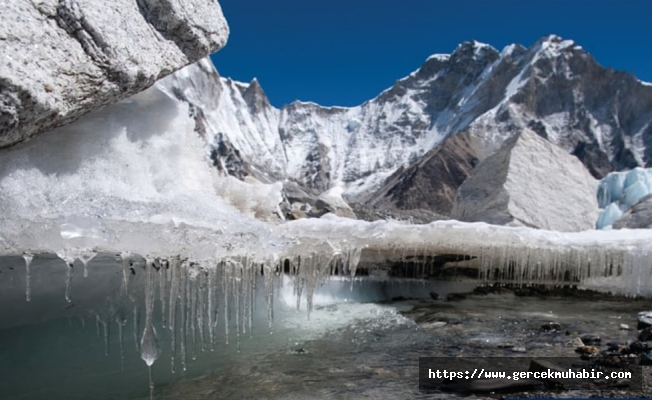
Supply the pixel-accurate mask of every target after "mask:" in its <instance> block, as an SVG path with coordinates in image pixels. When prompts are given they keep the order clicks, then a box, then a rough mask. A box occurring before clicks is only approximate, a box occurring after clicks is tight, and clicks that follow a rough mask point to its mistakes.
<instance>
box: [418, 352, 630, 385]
mask: <svg viewBox="0 0 652 400" xmlns="http://www.w3.org/2000/svg"><path fill="white" fill-rule="evenodd" d="M634 361H637V360H629V359H627V358H626V357H624V358H622V359H619V360H617V362H612V363H611V365H609V366H605V365H600V364H598V363H595V362H594V361H592V360H580V359H579V358H538V359H534V358H529V357H421V358H419V389H420V390H425V391H431V390H435V391H463V392H482V391H485V392H487V391H494V390H495V391H500V390H515V391H517V390H518V389H520V388H526V387H527V390H530V389H532V390H536V389H538V388H541V389H545V388H548V389H549V388H555V389H558V388H561V389H566V390H575V389H581V390H588V391H590V390H598V391H601V390H611V389H612V388H615V387H618V388H621V389H623V388H626V389H630V390H639V389H640V388H641V387H642V380H641V372H642V370H641V366H640V365H638V363H637V362H634Z"/></svg>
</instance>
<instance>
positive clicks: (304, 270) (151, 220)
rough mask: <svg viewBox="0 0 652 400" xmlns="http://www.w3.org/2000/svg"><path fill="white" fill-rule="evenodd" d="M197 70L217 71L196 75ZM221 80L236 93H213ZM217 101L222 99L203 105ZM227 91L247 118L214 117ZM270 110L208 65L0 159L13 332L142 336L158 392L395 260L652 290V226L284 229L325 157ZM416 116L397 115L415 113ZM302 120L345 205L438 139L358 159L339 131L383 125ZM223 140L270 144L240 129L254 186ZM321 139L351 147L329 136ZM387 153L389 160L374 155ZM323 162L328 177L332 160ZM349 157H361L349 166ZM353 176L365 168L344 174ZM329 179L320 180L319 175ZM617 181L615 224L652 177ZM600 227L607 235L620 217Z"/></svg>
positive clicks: (341, 117) (335, 224)
mask: <svg viewBox="0 0 652 400" xmlns="http://www.w3.org/2000/svg"><path fill="white" fill-rule="evenodd" d="M474 46H475V47H477V48H474V50H473V52H472V53H473V54H474V57H476V58H477V60H483V59H484V56H483V54H485V53H486V52H489V50H490V49H489V48H487V47H484V46H480V45H479V44H474ZM487 54H489V53H487ZM444 61H445V60H444V59H443V58H441V57H434V58H432V59H431V60H430V62H444ZM198 68H199V69H203V70H204V73H202V74H195V73H194V72H193V71H195V72H196V69H198ZM214 79H219V81H220V82H222V83H225V84H227V86H225V87H222V86H216V85H214V84H213V83H214V82H212V81H211V80H214ZM180 82H181V83H180ZM398 86H399V88H400V85H398ZM183 88H185V89H183ZM207 91H208V92H210V93H213V94H214V95H215V96H206V97H205V96H198V95H197V93H199V92H202V93H206V92H207ZM386 95H389V93H387V94H386ZM193 96H194V97H193ZM223 96H229V98H231V99H232V100H233V101H232V104H239V105H238V106H237V107H234V108H233V109H230V110H229V109H225V108H223V107H218V108H215V107H212V105H214V104H213V103H211V102H215V101H217V100H218V99H222V97H223ZM469 96H471V93H470V92H469ZM265 101H266V99H265V98H264V96H261V89H260V87H259V85H258V84H257V82H252V83H251V84H248V85H244V84H239V83H237V82H234V81H230V80H228V79H224V78H220V77H219V76H216V73H215V71H214V69H213V66H212V65H211V64H210V62H209V61H207V60H204V61H202V62H200V63H199V64H197V65H195V66H192V67H191V68H189V69H186V70H183V71H181V72H180V73H177V74H175V75H173V76H171V77H169V78H166V79H164V80H163V81H160V82H158V83H157V84H156V85H154V86H153V87H152V88H150V89H148V90H146V91H144V92H142V93H140V94H138V95H136V96H133V97H131V98H129V99H127V100H125V101H123V102H120V103H117V104H115V105H112V106H108V107H106V108H105V109H103V110H101V111H96V112H94V113H92V114H89V115H87V116H85V117H84V118H82V119H80V120H79V121H77V122H75V123H73V124H70V125H67V126H65V127H62V128H59V129H56V130H53V131H51V132H47V133H45V134H43V135H40V136H38V137H36V138H34V139H32V140H30V141H28V142H24V143H21V144H19V145H17V146H14V147H12V148H9V149H5V150H3V151H2V152H0V211H1V213H0V255H1V257H0V272H1V274H0V298H1V299H2V302H3V304H11V305H12V307H0V326H1V327H2V328H3V329H9V328H16V327H20V326H26V325H30V324H38V323H43V322H44V321H48V320H52V319H55V318H59V317H69V318H82V320H84V321H85V319H84V318H88V317H89V316H91V318H92V320H94V321H95V324H96V329H97V332H98V336H99V337H100V339H101V340H103V341H104V342H105V343H106V344H105V347H106V352H108V351H109V345H108V343H109V336H110V334H109V332H110V331H111V326H113V329H114V330H115V329H117V330H118V336H119V339H120V352H121V353H123V352H124V345H123V341H124V338H123V336H124V335H125V332H126V329H125V327H126V326H130V327H131V330H132V334H133V342H134V347H136V349H137V352H138V354H139V357H140V359H142V362H144V363H145V365H146V366H147V367H148V369H149V370H150V391H151V393H153V382H154V379H152V375H151V369H152V368H153V367H157V368H158V367H159V365H160V363H161V361H162V360H163V359H164V357H162V356H163V355H165V356H166V357H168V356H169V360H170V365H169V366H166V368H169V369H170V371H176V370H178V369H181V370H184V369H187V368H190V367H189V365H190V364H192V362H193V361H195V359H196V358H197V357H198V356H197V355H198V354H200V353H201V352H202V351H206V350H209V351H210V350H212V349H213V348H216V347H217V345H218V340H220V341H222V340H223V341H224V342H230V343H232V344H235V347H236V348H239V347H240V345H241V342H242V341H244V338H245V337H246V335H248V334H251V331H252V329H253V325H254V321H256V320H258V322H260V320H262V322H263V324H264V325H267V326H266V327H265V329H267V330H269V331H270V332H274V330H275V325H274V320H275V315H274V314H275V310H277V305H278V304H277V303H278V302H279V295H280V296H281V298H282V301H283V302H284V303H287V304H292V305H293V306H296V308H303V309H305V315H306V317H307V318H310V317H311V315H313V314H314V309H315V301H316V300H320V297H319V291H320V288H321V287H322V286H323V285H324V284H325V283H327V282H331V281H335V280H341V279H345V280H346V279H350V281H351V287H354V285H355V284H356V277H359V275H360V273H361V272H362V271H363V270H364V271H365V273H370V274H375V276H378V277H381V278H382V277H383V276H384V274H385V273H386V272H387V268H388V266H390V265H397V266H399V267H401V266H402V267H404V269H405V270H408V269H410V270H411V271H415V276H414V277H415V278H419V277H422V276H432V275H433V274H434V272H436V271H437V270H438V269H442V268H449V267H450V265H447V264H446V263H444V264H443V265H440V264H441V263H438V262H437V257H440V256H445V257H449V258H457V259H459V260H463V261H465V262H466V265H469V266H471V267H473V268H475V269H476V270H477V272H478V273H477V280H476V281H475V282H476V283H487V284H514V285H541V284H543V285H553V286H556V285H572V286H579V287H586V288H595V289H600V290H603V291H610V292H615V293H621V294H625V295H628V296H650V295H652V290H651V289H650V287H651V285H650V281H651V279H652V277H651V271H652V257H651V251H652V240H651V239H652V230H646V229H642V230H627V229H624V230H619V231H608V230H586V231H582V232H556V231H550V230H541V229H532V228H528V227H505V226H495V225H489V224H486V223H464V222H459V221H454V220H446V221H436V222H433V223H430V224H427V225H412V224H409V223H405V222H401V221H392V220H386V221H376V222H366V221H360V220H353V219H350V218H342V217H339V216H336V215H333V214H330V213H328V214H325V215H324V216H322V217H321V218H318V219H317V218H315V219H301V220H296V221H283V219H282V214H281V212H280V211H279V203H280V202H281V201H282V193H281V190H282V187H283V182H281V181H282V179H283V177H284V176H285V175H284V174H286V173H287V169H288V168H289V169H292V168H294V167H292V164H291V163H292V162H295V161H296V160H298V159H303V158H302V157H307V154H305V153H304V151H306V149H310V148H311V147H310V146H297V147H296V148H292V147H291V146H290V147H283V146H282V144H281V143H280V139H279V140H277V139H276V138H275V137H274V135H272V134H271V133H270V134H267V133H265V131H264V129H265V126H268V125H264V126H258V125H256V124H258V123H259V122H260V121H256V120H247V119H246V118H247V117H246V115H245V114H242V113H239V111H238V110H240V109H241V108H242V107H247V108H252V109H257V110H261V109H265V110H266V111H263V112H262V115H264V118H266V119H267V120H268V122H270V123H271V122H274V121H281V120H283V118H287V114H286V113H284V112H276V111H274V109H272V108H268V107H267V106H266V103H265ZM467 101H471V100H468V99H467ZM465 104H470V103H465ZM412 106H414V104H412V103H410V102H408V103H401V104H400V106H397V107H398V108H401V109H402V110H404V111H405V112H406V113H408V114H409V113H410V112H412V113H413V114H414V115H417V114H418V113H417V111H414V110H413V109H412V108H411V107H412ZM261 107H262V108H261ZM289 107H290V108H289V109H291V108H292V107H295V108H297V110H296V111H295V113H296V114H294V115H293V118H298V117H297V116H303V118H304V119H299V120H300V122H301V123H300V124H299V123H297V125H295V126H294V128H292V129H288V130H287V131H285V132H284V135H286V139H287V140H289V141H290V142H293V143H298V142H301V141H305V140H308V141H311V143H312V141H313V140H315V138H317V139H318V142H319V143H321V144H323V145H324V146H326V147H327V148H328V149H330V150H329V152H327V153H326V154H328V162H329V163H331V170H330V171H332V172H333V176H334V177H335V179H334V181H335V182H338V183H342V185H341V186H332V185H331V183H332V182H331V183H329V184H328V185H327V186H332V187H329V189H330V191H326V193H327V195H329V196H330V197H334V198H336V199H337V200H340V199H341V198H342V196H343V195H344V194H345V192H344V190H345V188H348V189H346V190H350V192H349V194H351V193H353V192H351V191H360V192H361V193H362V192H364V191H368V190H369V189H370V188H371V187H372V186H374V185H377V184H378V182H379V181H380V180H382V177H383V176H384V175H383V174H389V173H390V172H392V171H393V168H394V166H395V165H397V164H396V163H395V161H397V160H398V161H400V162H408V161H409V159H410V157H412V155H411V154H409V152H401V151H399V150H397V149H400V146H399V145H402V144H404V141H406V140H407V141H408V142H409V143H410V146H413V148H414V149H418V148H420V147H421V146H424V143H430V141H434V142H436V141H437V140H440V139H441V137H440V136H441V135H439V134H438V135H434V136H429V137H426V136H425V135H423V136H420V135H416V137H418V140H415V142H410V141H409V140H408V139H406V138H405V137H401V138H398V139H394V140H395V141H397V142H392V140H390V141H388V142H385V143H382V144H381V147H382V149H380V150H379V149H376V148H375V147H374V146H377V145H378V144H377V143H376V141H375V140H374V138H373V137H366V139H365V140H364V145H361V146H360V149H361V150H360V152H361V153H360V154H358V153H347V152H346V151H344V150H343V149H344V148H343V147H342V146H343V143H344V142H346V141H349V140H354V139H355V140H357V139H361V138H365V136H364V135H363V134H362V133H360V134H359V135H357V136H356V135H353V136H352V137H349V136H346V135H344V134H342V135H340V133H339V132H340V131H339V129H340V128H342V129H345V130H346V131H347V132H351V133H353V132H360V131H359V130H360V129H361V127H362V126H365V124H369V123H370V121H371V119H370V118H371V117H369V116H366V115H364V113H362V112H359V109H357V111H355V112H354V111H352V110H353V109H342V108H330V109H326V110H325V109H323V108H319V107H317V106H316V105H311V104H307V103H296V104H294V105H290V106H289ZM364 107H367V108H374V107H380V108H383V107H386V108H385V109H384V111H386V112H387V115H390V116H392V118H393V117H394V116H397V115H403V114H395V113H394V111H395V110H393V109H392V108H391V107H390V105H388V104H387V103H383V105H382V106H381V103H380V102H376V103H368V104H366V105H365V106H364ZM364 107H363V108H364ZM392 107H393V106H392ZM211 109H212V110H214V112H213V113H208V111H206V110H211ZM411 110H412V111H411ZM415 110H416V109H415ZM376 111H378V110H376ZM311 113H318V114H319V113H327V114H329V115H331V116H335V117H333V118H334V119H328V120H322V121H316V122H315V121H310V120H309V119H308V116H309V115H310V114H311ZM234 115H235V116H236V117H235V119H234ZM258 115H261V114H260V113H258ZM397 118H399V117H398V116H397ZM399 119H400V118H399ZM299 120H294V121H299ZM458 122H459V121H458ZM274 123H275V122H274ZM424 123H425V122H424ZM202 124H204V125H202ZM330 124H332V125H330ZM335 125H337V129H335V128H334V126H335ZM426 125H427V124H426ZM435 125H436V124H435ZM289 126H291V124H290V125H289ZM331 128H332V129H331ZM448 128H451V129H452V126H449V127H448ZM448 128H447V129H448ZM226 129H239V130H245V129H249V130H250V132H249V133H250V134H255V133H256V132H258V133H260V132H263V134H262V135H261V136H260V138H259V139H260V140H253V141H249V140H247V139H248V138H250V136H248V135H244V134H243V135H241V136H237V135H236V136H234V135H233V132H231V133H230V134H231V136H230V137H231V138H232V140H233V141H237V140H241V142H238V143H237V144H238V146H240V147H241V148H246V146H249V149H250V151H251V153H252V154H256V155H258V156H260V160H261V164H259V166H258V167H256V168H258V169H257V170H252V173H251V174H250V176H249V177H248V178H247V179H244V180H239V179H236V178H234V177H233V176H228V175H227V174H226V172H228V171H227V169H228V168H227V166H226V165H224V164H222V165H220V162H221V161H223V160H221V159H220V158H219V157H215V154H214V151H215V148H216V146H218V145H219V143H217V142H216V136H214V135H212V134H210V132H220V131H225V130H226ZM322 129H323V130H325V131H327V132H336V133H337V134H333V135H330V136H329V135H326V136H321V135H317V132H318V131H320V130H322ZM424 129H425V128H424ZM305 132H307V133H305ZM447 132H449V131H447ZM304 133H305V134H304ZM365 135H366V134H365ZM356 138H357V139H356ZM271 139H273V140H271ZM354 147H355V146H354ZM389 148H391V149H392V150H391V151H389V152H387V151H386V150H387V149H389ZM411 148H412V147H411ZM374 149H375V150H374ZM340 151H341V152H342V153H339V152H340ZM323 154H324V153H321V155H323ZM361 154H367V155H368V156H367V157H362V156H361ZM378 154H382V155H383V157H385V156H386V157H387V158H383V159H381V158H374V157H375V155H378ZM317 156H320V155H319V154H317V155H316V156H315V158H314V160H313V162H314V166H318V165H320V163H321V161H322V160H320V159H319V157H317ZM342 157H344V159H349V160H352V161H350V164H347V165H348V166H347V167H346V168H344V166H343V165H344V164H342V159H343V158H342ZM349 167H351V168H353V169H348V168H349ZM252 168H253V167H252ZM356 168H357V169H358V170H356ZM350 171H357V172H356V173H355V174H352V175H351V176H350V178H351V179H349V178H346V179H345V178H344V177H345V176H348V175H347V173H349V172H350ZM369 171H377V172H378V171H379V174H378V175H377V176H376V177H374V179H372V180H368V181H364V182H363V181H361V180H357V178H355V177H357V176H358V175H357V173H358V172H361V173H367V172H369ZM321 173H324V171H320V170H318V169H314V170H311V171H310V176H308V177H306V178H309V179H313V180H314V179H317V178H318V177H319V175H320V174H321ZM630 174H631V176H630ZM621 175H622V176H621ZM621 175H614V176H617V177H615V178H608V179H607V180H605V181H604V182H603V183H604V185H605V186H604V188H603V189H601V191H599V193H601V194H600V197H599V199H600V200H599V202H600V205H601V207H603V208H605V209H607V208H610V209H611V211H610V212H611V213H614V214H617V211H616V210H615V209H614V207H617V208H618V210H621V208H620V207H621V203H622V204H623V205H628V204H630V203H632V202H634V201H635V199H636V198H640V197H639V196H640V195H641V193H642V192H643V191H644V190H649V187H650V186H649V182H650V180H649V176H648V173H647V171H643V172H641V171H640V170H636V171H634V172H629V173H627V174H621ZM601 185H602V183H601ZM325 187H326V186H324V188H325ZM600 187H602V186H600ZM646 188H647V189H646ZM614 203H616V204H615V205H614ZM600 218H603V219H604V220H605V221H603V222H604V223H607V222H609V218H613V216H612V215H611V214H609V215H607V216H601V217H600ZM605 226H606V225H605ZM369 271H372V272H369ZM288 291H290V292H291V293H290V294H288ZM352 297H353V296H352ZM275 304H276V305H275ZM261 314H262V315H261ZM84 323H85V322H84ZM218 328H219V329H220V331H219V332H218ZM164 339H165V340H164Z"/></svg>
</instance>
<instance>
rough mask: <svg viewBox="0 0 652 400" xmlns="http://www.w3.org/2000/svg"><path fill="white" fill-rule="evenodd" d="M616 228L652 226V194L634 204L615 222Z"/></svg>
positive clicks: (647, 227) (645, 227)
mask: <svg viewBox="0 0 652 400" xmlns="http://www.w3.org/2000/svg"><path fill="white" fill-rule="evenodd" d="M613 228H614V229H623V228H628V229H649V228H652V194H648V195H647V196H645V197H643V198H642V199H641V200H639V201H638V202H637V203H636V204H634V205H633V206H632V207H631V208H630V209H629V210H627V212H625V214H623V215H622V216H621V217H620V218H619V219H618V220H617V221H616V222H615V223H614V224H613Z"/></svg>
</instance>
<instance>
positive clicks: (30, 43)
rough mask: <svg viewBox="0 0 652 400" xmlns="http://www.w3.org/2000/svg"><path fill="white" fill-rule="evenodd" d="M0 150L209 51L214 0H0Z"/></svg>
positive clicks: (220, 23)
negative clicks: (103, 0)
mask: <svg viewBox="0 0 652 400" xmlns="http://www.w3.org/2000/svg"><path fill="white" fill-rule="evenodd" d="M1 9H2V15H3V21H2V24H0V54H2V68H1V69H0V147H7V146H11V145H13V144H15V143H18V142H20V141H23V140H25V139H28V138H30V137H32V136H34V135H36V134H38V133H42V132H44V131H47V130H51V129H53V128H56V127H58V126H61V125H64V124H67V123H70V122H72V121H74V120H76V119H78V118H79V117H81V116H82V115H84V114H86V113H88V112H90V111H93V110H95V109H98V108H100V107H102V106H104V105H107V104H110V103H114V102H116V101H118V100H121V99H124V98H126V97H128V96H130V95H133V94H135V93H137V92H140V91H142V90H144V89H146V88H147V87H149V86H151V85H152V84H153V83H154V82H156V81H157V80H158V79H160V78H162V77H164V76H166V75H168V74H170V73H172V72H174V71H176V70H178V69H180V68H182V67H184V66H186V65H188V64H190V63H193V62H195V61H198V60H199V59H201V58H203V57H205V56H206V55H208V54H210V53H212V52H214V51H217V50H218V49H220V48H221V47H223V46H224V44H225V43H226V40H227V37H228V34H229V29H228V26H227V23H226V21H225V19H224V16H223V15H222V10H221V8H220V6H219V4H218V3H217V2H216V1H206V0H184V1H181V0H140V1H134V0H113V1H110V2H97V1H92V0H42V1H5V2H2V6H1Z"/></svg>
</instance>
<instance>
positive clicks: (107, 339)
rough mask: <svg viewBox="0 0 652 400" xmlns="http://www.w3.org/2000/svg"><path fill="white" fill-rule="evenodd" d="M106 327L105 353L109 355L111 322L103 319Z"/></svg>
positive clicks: (103, 324)
mask: <svg viewBox="0 0 652 400" xmlns="http://www.w3.org/2000/svg"><path fill="white" fill-rule="evenodd" d="M101 322H102V326H103V327H104V355H105V356H108V355H109V324H108V323H106V321H101Z"/></svg>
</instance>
